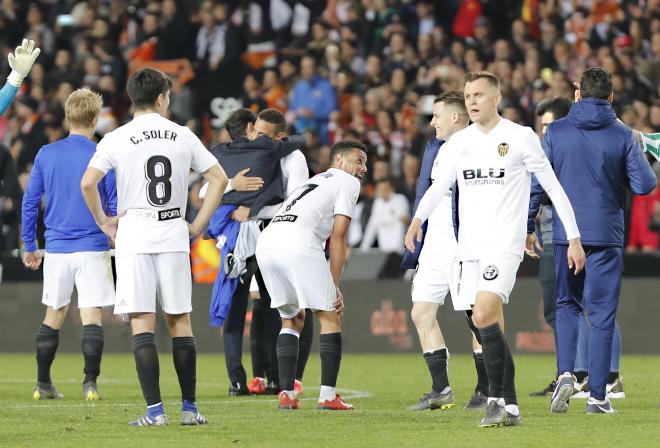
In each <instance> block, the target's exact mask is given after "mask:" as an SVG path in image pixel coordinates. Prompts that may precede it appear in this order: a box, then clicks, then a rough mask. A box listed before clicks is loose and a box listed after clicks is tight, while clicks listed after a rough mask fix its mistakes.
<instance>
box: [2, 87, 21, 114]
mask: <svg viewBox="0 0 660 448" xmlns="http://www.w3.org/2000/svg"><path fill="white" fill-rule="evenodd" d="M16 93H18V87H16V86H15V85H13V84H11V83H10V82H9V81H7V82H6V83H5V85H4V87H2V89H0V115H2V114H4V113H5V111H6V110H7V108H8V107H9V105H10V104H11V102H12V101H14V97H15V96H16Z"/></svg>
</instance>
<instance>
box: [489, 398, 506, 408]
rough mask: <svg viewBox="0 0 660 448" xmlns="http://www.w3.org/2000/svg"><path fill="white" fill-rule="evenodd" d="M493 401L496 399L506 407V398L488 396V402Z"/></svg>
mask: <svg viewBox="0 0 660 448" xmlns="http://www.w3.org/2000/svg"><path fill="white" fill-rule="evenodd" d="M492 401H496V402H497V404H499V405H500V406H502V407H504V398H497V397H488V404H490V403H491V402H492Z"/></svg>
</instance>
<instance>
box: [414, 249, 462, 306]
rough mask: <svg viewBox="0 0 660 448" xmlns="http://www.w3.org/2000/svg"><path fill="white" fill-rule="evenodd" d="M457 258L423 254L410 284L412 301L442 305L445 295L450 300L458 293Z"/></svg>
mask: <svg viewBox="0 0 660 448" xmlns="http://www.w3.org/2000/svg"><path fill="white" fill-rule="evenodd" d="M458 274H459V262H458V258H456V257H454V256H447V255H436V254H433V255H430V254H425V256H424V257H423V258H420V260H419V265H418V267H417V272H415V277H414V278H413V282H412V291H411V293H412V294H411V295H412V301H413V302H431V303H437V304H438V305H444V303H445V297H446V296H447V293H451V296H452V298H454V297H456V296H457V293H458V280H459V278H458Z"/></svg>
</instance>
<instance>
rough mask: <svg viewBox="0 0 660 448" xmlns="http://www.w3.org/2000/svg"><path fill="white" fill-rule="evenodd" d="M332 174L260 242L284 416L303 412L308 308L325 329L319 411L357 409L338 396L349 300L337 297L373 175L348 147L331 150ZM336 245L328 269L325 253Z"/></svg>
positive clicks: (290, 201) (316, 181)
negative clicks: (358, 208) (366, 180)
mask: <svg viewBox="0 0 660 448" xmlns="http://www.w3.org/2000/svg"><path fill="white" fill-rule="evenodd" d="M330 160H331V162H332V165H331V168H330V169H328V170H327V171H326V172H324V173H321V174H317V175H316V176H314V177H312V178H311V179H309V181H308V182H307V183H306V184H304V185H303V186H301V187H299V188H298V189H297V190H296V191H294V192H293V194H291V195H290V196H289V197H288V198H287V200H286V201H285V202H284V203H283V204H282V207H281V208H280V210H279V211H278V212H277V214H276V215H275V217H274V218H273V220H272V221H271V222H270V224H269V225H268V227H266V228H265V229H264V231H263V233H262V234H261V236H260V237H259V241H258V242H257V252H256V255H257V261H258V263H259V268H260V269H261V275H262V276H263V279H264V283H265V284H266V288H267V289H268V292H269V294H270V296H271V307H273V308H277V309H278V310H279V312H280V316H282V330H281V331H280V335H279V337H278V338H277V361H278V365H279V375H280V387H281V388H282V391H281V392H280V394H279V408H280V409H298V408H299V407H300V402H299V400H298V396H297V393H296V392H295V390H294V380H295V373H296V363H297V360H298V349H299V345H298V343H299V338H300V331H301V330H302V328H303V324H304V321H305V308H309V309H311V310H312V311H313V312H314V314H315V315H316V317H317V318H318V320H319V323H320V325H321V337H320V344H319V348H320V352H321V393H320V396H319V402H318V409H326V410H351V409H353V406H352V405H350V404H348V403H345V402H344V401H343V400H342V399H341V397H340V396H339V394H337V391H336V389H335V386H336V383H337V376H338V374H339V365H340V363H341V349H342V342H341V317H342V313H343V311H344V301H343V297H342V294H341V291H340V290H339V279H340V277H341V271H342V269H343V267H344V263H345V262H346V247H347V244H346V238H347V235H348V226H349V225H350V223H351V217H352V215H353V209H354V208H355V204H356V202H357V199H358V196H359V194H360V180H361V179H362V177H363V176H364V174H365V173H366V172H367V166H366V163H367V154H366V147H365V146H364V145H363V144H362V143H360V142H357V141H352V140H343V141H340V142H337V143H335V144H334V145H333V147H332V149H331V150H330ZM328 239H330V242H329V250H330V263H329V265H328V262H327V261H326V259H325V253H324V246H325V242H326V240H328Z"/></svg>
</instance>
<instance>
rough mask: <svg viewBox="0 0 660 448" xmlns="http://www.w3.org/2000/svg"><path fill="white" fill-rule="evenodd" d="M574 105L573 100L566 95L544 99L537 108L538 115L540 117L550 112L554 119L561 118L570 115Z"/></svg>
mask: <svg viewBox="0 0 660 448" xmlns="http://www.w3.org/2000/svg"><path fill="white" fill-rule="evenodd" d="M572 105H573V102H572V101H571V100H569V99H568V98H566V97H564V96H558V97H556V98H550V99H547V100H543V101H541V102H540V103H539V105H538V107H537V108H536V116H537V117H540V116H541V115H543V114H545V113H546V112H550V113H551V114H552V118H553V119H554V120H559V119H560V118H564V117H565V116H566V115H568V111H569V110H571V106H572Z"/></svg>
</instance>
